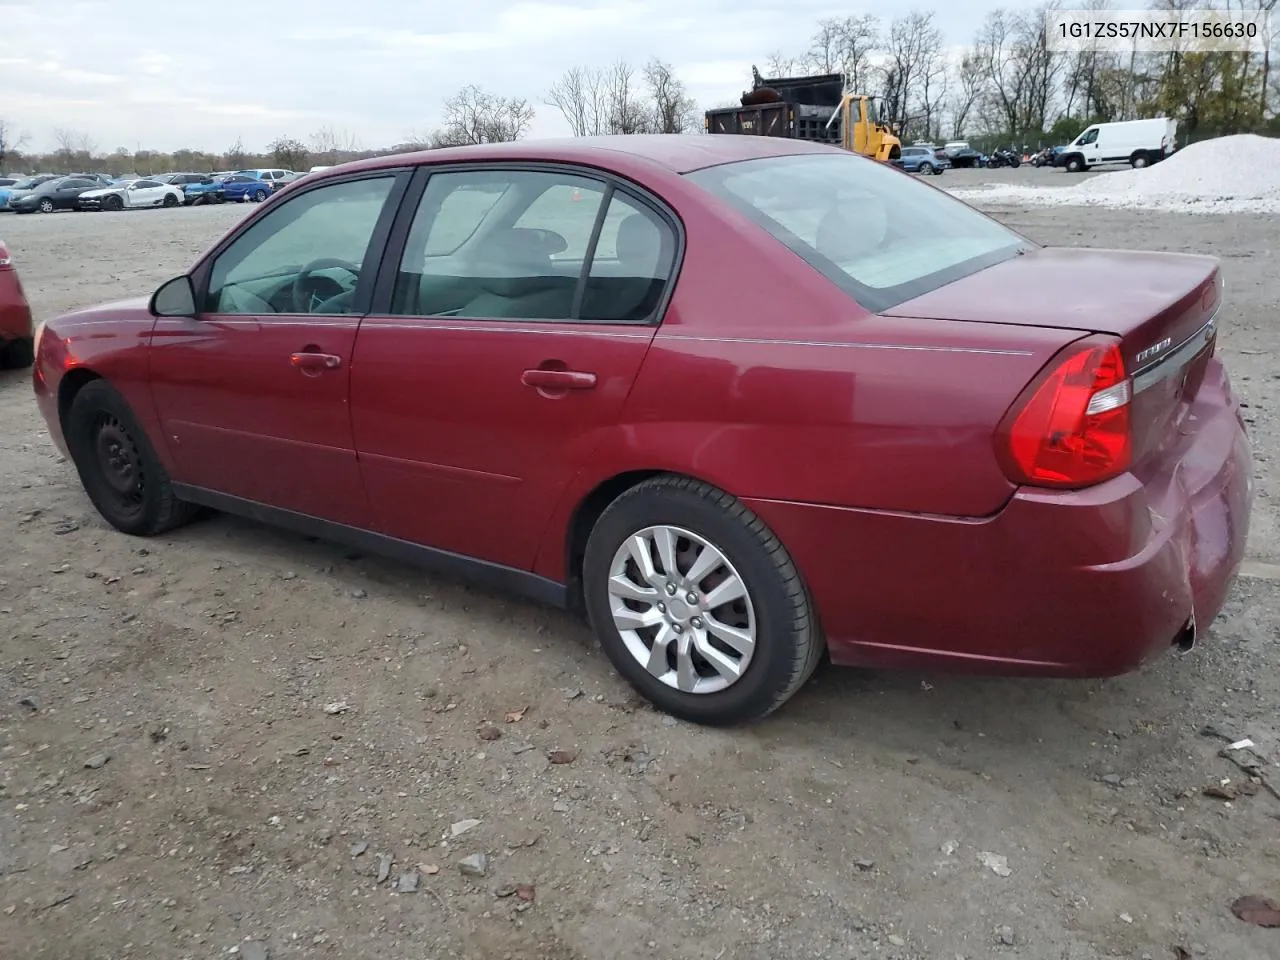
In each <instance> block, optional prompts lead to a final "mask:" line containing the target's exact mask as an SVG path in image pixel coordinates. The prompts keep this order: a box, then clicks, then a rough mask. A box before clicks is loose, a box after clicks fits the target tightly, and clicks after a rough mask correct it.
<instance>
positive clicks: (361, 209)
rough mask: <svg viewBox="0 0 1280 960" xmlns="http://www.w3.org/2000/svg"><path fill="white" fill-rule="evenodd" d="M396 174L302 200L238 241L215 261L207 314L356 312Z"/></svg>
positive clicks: (294, 199)
mask: <svg viewBox="0 0 1280 960" xmlns="http://www.w3.org/2000/svg"><path fill="white" fill-rule="evenodd" d="M394 184H395V176H394V175H387V176H379V177H368V178H365V179H362V180H350V181H346V182H344V183H335V184H331V185H328V186H324V187H319V188H317V189H315V190H309V191H307V192H305V193H301V194H298V195H297V196H295V197H292V198H290V199H288V200H286V201H285V202H284V203H282V204H281V205H280V206H277V207H275V208H274V209H273V210H271V212H270V213H268V214H266V215H265V216H263V217H262V218H261V219H260V220H257V221H256V222H255V223H254V224H253V225H252V226H250V227H249V228H248V229H247V230H246V231H245V232H244V233H242V234H241V235H240V236H238V237H237V238H236V239H235V240H234V241H232V243H231V245H230V246H229V247H227V249H226V250H224V251H222V253H220V254H219V255H218V258H217V259H216V260H215V261H214V264H213V269H212V271H211V272H210V276H209V289H208V293H207V295H206V297H205V310H206V312H209V313H219V314H235V315H253V316H264V315H270V314H280V313H294V314H296V313H304V314H305V313H327V314H334V313H338V314H347V313H354V312H355V298H356V287H357V284H358V283H359V281H360V279H361V277H362V276H363V275H364V274H365V272H366V271H372V270H373V269H375V268H376V263H372V262H369V261H368V257H367V253H368V248H369V243H370V241H371V240H372V238H373V232H374V229H375V227H376V226H377V224H378V220H379V217H380V216H381V215H382V211H383V207H384V206H385V205H386V202H387V198H388V196H390V193H391V188H392V186H393V185H394Z"/></svg>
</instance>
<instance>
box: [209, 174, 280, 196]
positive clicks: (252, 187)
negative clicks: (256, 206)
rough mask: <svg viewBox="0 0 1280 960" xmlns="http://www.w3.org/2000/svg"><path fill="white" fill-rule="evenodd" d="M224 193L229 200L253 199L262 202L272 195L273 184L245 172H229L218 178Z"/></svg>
mask: <svg viewBox="0 0 1280 960" xmlns="http://www.w3.org/2000/svg"><path fill="white" fill-rule="evenodd" d="M218 180H219V182H220V183H221V184H222V195H223V197H224V198H225V199H227V200H240V201H245V200H252V201H253V202H255V203H261V202H262V201H263V200H265V199H267V197H269V196H271V184H269V183H266V182H264V181H262V180H259V179H258V178H257V177H251V176H249V175H248V174H244V173H229V174H227V175H226V176H224V177H219V178H218Z"/></svg>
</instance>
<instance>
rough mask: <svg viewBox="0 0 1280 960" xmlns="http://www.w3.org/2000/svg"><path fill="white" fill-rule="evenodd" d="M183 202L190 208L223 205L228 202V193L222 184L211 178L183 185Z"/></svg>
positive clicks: (207, 177)
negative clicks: (209, 204) (204, 205)
mask: <svg viewBox="0 0 1280 960" xmlns="http://www.w3.org/2000/svg"><path fill="white" fill-rule="evenodd" d="M182 194H183V198H184V199H183V202H184V203H186V204H187V205H188V206H195V205H197V204H201V203H222V202H223V201H224V200H226V198H227V197H226V192H225V189H224V187H223V185H222V183H221V182H219V181H218V180H216V179H214V178H213V177H210V176H207V175H206V176H204V177H203V179H201V180H198V181H196V182H194V183H186V184H183V187H182Z"/></svg>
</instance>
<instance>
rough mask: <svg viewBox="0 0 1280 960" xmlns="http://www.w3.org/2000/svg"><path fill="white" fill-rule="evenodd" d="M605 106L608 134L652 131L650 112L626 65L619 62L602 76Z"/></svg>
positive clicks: (633, 73) (628, 65)
mask: <svg viewBox="0 0 1280 960" xmlns="http://www.w3.org/2000/svg"><path fill="white" fill-rule="evenodd" d="M605 103H606V104H607V105H608V110H609V130H608V132H609V133H617V134H628V133H648V132H649V131H650V130H651V129H652V126H653V124H652V121H653V111H652V110H651V109H649V107H648V104H646V103H645V102H644V100H643V98H642V96H641V94H640V89H639V88H638V85H637V84H636V82H635V70H634V68H632V67H631V66H630V64H627V63H625V62H623V61H621V60H619V61H618V62H617V63H615V64H614V65H613V66H612V67H611V68H610V69H609V70H608V72H607V73H606V74H605Z"/></svg>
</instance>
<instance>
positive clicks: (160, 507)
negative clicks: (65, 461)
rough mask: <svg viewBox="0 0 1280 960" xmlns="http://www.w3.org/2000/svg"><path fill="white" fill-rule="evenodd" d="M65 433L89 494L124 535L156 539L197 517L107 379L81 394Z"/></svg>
mask: <svg viewBox="0 0 1280 960" xmlns="http://www.w3.org/2000/svg"><path fill="white" fill-rule="evenodd" d="M63 430H64V432H65V434H66V437H67V446H68V448H69V449H70V451H71V458H72V460H73V461H74V462H75V465H76V471H77V472H78V473H79V474H80V482H81V483H82V484H83V485H84V489H85V493H87V494H88V496H89V499H90V500H91V501H92V502H93V505H94V506H95V507H96V508H97V509H98V512H99V513H100V514H102V518H103V519H104V520H106V521H107V523H109V524H111V526H113V527H115V528H116V529H117V530H119V531H120V532H121V533H127V534H131V535H133V536H140V537H150V536H155V535H156V534H160V533H165V532H166V531H168V530H172V529H174V528H175V527H179V526H181V525H182V524H184V523H186V522H188V521H189V520H191V519H192V517H194V516H195V514H196V512H197V508H196V507H194V506H193V505H191V504H188V503H184V502H182V501H181V500H179V499H178V498H177V496H175V495H174V492H173V486H172V484H171V483H170V482H169V475H168V473H166V472H165V469H164V466H163V465H162V464H161V463H160V458H159V457H157V456H156V452H155V449H154V448H153V447H152V446H151V442H150V441H149V440H148V439H147V435H146V432H145V431H144V430H143V429H142V426H141V425H140V424H139V423H138V421H137V418H136V417H135V416H134V415H133V411H132V410H131V409H129V405H128V403H126V402H125V399H124V397H122V396H121V395H120V394H119V393H118V392H117V391H116V390H115V388H114V387H112V386H111V385H110V384H109V383H107V382H106V381H105V380H93V381H90V382H89V383H87V384H85V385H84V386H83V387H82V388H81V389H80V391H79V392H78V393H77V394H76V396H75V399H74V400H73V401H72V403H71V409H70V411H68V413H67V420H66V423H65V424H64V425H63Z"/></svg>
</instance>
